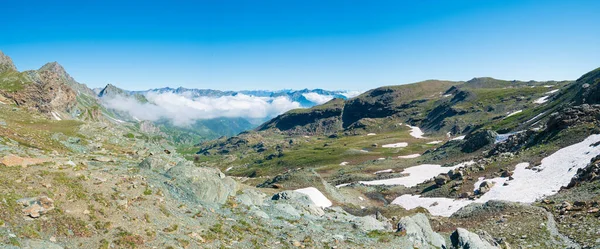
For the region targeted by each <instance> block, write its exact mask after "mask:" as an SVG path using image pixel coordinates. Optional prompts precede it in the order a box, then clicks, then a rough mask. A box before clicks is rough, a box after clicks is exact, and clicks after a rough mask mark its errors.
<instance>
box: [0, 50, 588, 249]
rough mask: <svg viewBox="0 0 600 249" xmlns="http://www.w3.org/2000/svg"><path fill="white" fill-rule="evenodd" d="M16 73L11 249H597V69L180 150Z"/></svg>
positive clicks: (49, 81) (378, 99) (3, 233)
mask: <svg viewBox="0 0 600 249" xmlns="http://www.w3.org/2000/svg"><path fill="white" fill-rule="evenodd" d="M3 61H5V62H6V61H7V60H6V59H3ZM4 64H6V63H4ZM6 68H10V69H9V70H8V71H5V72H2V76H3V78H2V80H4V81H2V82H3V83H2V84H0V86H2V88H1V89H2V96H3V98H4V99H0V100H2V103H0V174H2V175H3V176H6V177H2V178H0V248H221V247H222V248H294V247H300V248H385V247H389V248H594V247H597V246H598V245H600V241H598V239H597V238H598V229H599V228H600V220H599V219H598V214H599V213H600V212H599V211H598V208H599V204H598V203H600V191H598V189H600V188H599V187H598V186H599V185H598V184H600V181H597V179H598V177H597V173H598V156H599V154H600V147H599V146H600V136H599V135H598V134H600V129H599V128H598V124H599V122H600V116H599V115H597V114H598V110H599V109H600V107H598V105H597V103H596V102H595V101H594V98H593V96H596V95H597V93H596V89H599V88H597V86H598V84H600V80H599V79H598V77H599V76H598V74H597V70H595V71H593V72H591V73H589V74H586V75H585V76H583V77H581V78H580V79H578V80H577V81H574V82H517V81H500V80H494V79H490V78H476V79H473V80H470V81H466V82H445V81H427V82H422V83H417V84H411V85H403V86H389V87H382V88H378V89H374V90H371V91H368V92H366V93H365V94H363V95H361V96H358V97H356V98H353V99H350V100H341V99H335V100H332V101H330V102H328V103H326V104H324V105H322V106H317V107H314V108H311V109H307V110H293V111H290V112H288V113H286V114H283V115H281V116H279V117H277V118H275V119H273V120H271V121H269V122H267V123H265V124H264V125H262V126H261V127H260V128H259V129H258V130H257V131H248V132H245V133H242V134H239V135H237V136H232V137H222V138H219V139H216V140H214V141H206V142H203V143H201V144H199V145H198V146H197V147H193V148H181V147H179V148H177V147H175V145H174V144H173V143H172V142H169V140H168V139H165V136H170V135H169V134H160V133H161V130H159V129H158V128H157V127H156V126H154V124H149V123H146V122H141V123H135V122H125V121H123V122H118V121H115V120H114V119H115V116H107V115H115V114H114V113H112V114H111V112H110V111H109V110H103V109H101V108H100V107H99V108H98V109H97V111H98V112H100V115H101V116H104V117H106V118H99V119H84V118H80V117H81V115H79V116H78V115H72V114H73V113H77V111H76V110H81V109H79V108H81V106H84V103H87V104H90V103H95V102H94V101H95V100H96V99H95V98H91V99H84V98H85V96H88V93H86V92H87V91H86V90H85V89H84V90H83V91H82V90H81V89H79V90H78V88H80V87H82V85H77V84H73V83H74V82H75V81H74V80H72V78H70V77H69V76H68V74H66V73H62V72H63V71H64V70H61V67H59V66H58V65H57V64H49V65H47V66H44V67H43V70H39V71H35V72H24V73H19V72H16V71H15V70H12V67H6ZM5 73H6V74H5ZM21 79H28V80H29V81H21ZM32 85H36V86H35V87H38V88H39V87H42V88H40V89H43V87H47V88H48V89H45V90H47V91H46V92H43V93H42V92H41V91H38V92H36V91H34V90H31V89H30V88H32V89H34V88H33V87H34V86H32ZM49 88H52V89H49ZM555 90H558V91H555ZM118 92H119V91H118V89H112V90H111V89H108V90H107V91H104V94H109V95H110V94H112V93H117V94H119V93H118ZM36 94H37V95H36ZM104 94H103V95H104ZM38 95H39V96H38ZM18 96H22V97H21V98H22V99H23V100H27V101H34V102H36V103H38V105H35V104H32V105H29V102H17V101H16V99H19V98H18ZM68 96H74V99H73V98H68ZM84 100H85V101H87V100H89V102H84ZM69 103H70V104H69ZM87 104H86V105H87ZM48 112H49V114H50V115H51V116H48ZM53 112H55V114H57V115H60V116H59V117H64V116H66V115H67V113H70V114H71V116H70V117H71V118H66V117H65V118H54V117H53V116H52V113H53ZM346 112H348V113H346ZM421 128H422V129H421ZM186 134H188V133H187V132H185V131H182V133H181V135H182V136H185V135H186ZM195 152H198V154H196V153H195ZM507 191H508V192H507ZM406 200H410V201H408V202H407V201H406Z"/></svg>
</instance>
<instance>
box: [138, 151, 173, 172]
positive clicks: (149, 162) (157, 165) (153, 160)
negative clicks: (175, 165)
mask: <svg viewBox="0 0 600 249" xmlns="http://www.w3.org/2000/svg"><path fill="white" fill-rule="evenodd" d="M138 166H139V167H140V168H143V169H149V170H158V171H159V172H164V171H167V170H169V169H170V168H172V165H170V164H169V161H168V160H165V159H164V158H162V157H160V156H158V155H152V156H149V157H146V158H145V159H144V160H143V161H142V162H141V163H140V164H139V165H138Z"/></svg>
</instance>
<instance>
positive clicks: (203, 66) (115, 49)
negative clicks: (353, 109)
mask: <svg viewBox="0 0 600 249" xmlns="http://www.w3.org/2000/svg"><path fill="white" fill-rule="evenodd" d="M84 2H85V3H84ZM87 2H93V3H87ZM121 2H127V3H121ZM1 6H2V7H1V8H2V17H1V18H0V24H1V27H2V29H1V30H0V50H2V51H4V52H5V53H6V54H8V55H9V56H11V57H12V58H13V60H14V61H15V63H16V65H17V67H18V68H19V69H20V70H25V69H35V68H39V67H40V66H42V65H43V64H44V63H45V62H49V61H58V62H59V63H61V64H62V65H63V66H64V67H65V68H66V69H67V71H68V72H69V73H70V74H71V75H72V76H74V77H75V78H76V79H77V80H78V81H80V82H82V83H86V84H88V85H89V86H91V87H100V86H103V85H105V84H107V83H113V84H117V85H118V86H121V87H123V88H127V89H132V90H138V89H147V88H156V87H163V86H171V87H177V86H184V87H190V88H214V89H233V90H239V89H283V88H292V89H299V88H325V89H356V90H363V89H370V88H374V87H377V86H381V85H393V84H402V83H409V82H415V81H421V80H425V79H449V80H468V79H470V78H472V77H476V76H491V77H496V78H502V79H520V80H530V79H534V80H547V79H557V80H562V79H576V78H577V77H579V76H580V75H581V74H583V73H585V72H587V71H589V70H592V69H594V68H596V67H600V56H598V55H600V14H598V13H600V1H594V0H589V1H578V0H570V1H569V0H563V1H555V0H539V1H531V0H501V1H491V0H489V1H488V0H472V1H429V0H410V1H402V0H393V1H352V0H344V1H338V0H328V1H323V0H315V1H313V0H300V1H297V0H272V1H271V0H269V1H261V0H248V1H234V0H215V1H176V0H174V1H161V2H159V1H150V0H145V1H115V0H102V1H60V0H56V1H47V0H45V1H28V0H19V1H3V3H2V5H1Z"/></svg>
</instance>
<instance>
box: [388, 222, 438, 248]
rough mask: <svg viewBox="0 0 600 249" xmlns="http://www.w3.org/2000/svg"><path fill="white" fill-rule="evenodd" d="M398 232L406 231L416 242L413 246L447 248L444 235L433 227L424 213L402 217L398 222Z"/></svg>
mask: <svg viewBox="0 0 600 249" xmlns="http://www.w3.org/2000/svg"><path fill="white" fill-rule="evenodd" d="M398 232H402V233H406V236H408V238H409V239H410V240H411V241H412V242H413V243H414V245H413V246H415V247H418V248H424V247H429V246H433V247H436V248H446V241H445V240H444V237H442V235H439V234H438V233H435V232H434V231H433V229H431V225H430V224H429V220H428V219H427V216H425V215H424V214H415V215H413V216H410V217H408V216H407V217H402V219H400V222H398Z"/></svg>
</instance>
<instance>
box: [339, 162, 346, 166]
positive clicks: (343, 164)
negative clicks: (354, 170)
mask: <svg viewBox="0 0 600 249" xmlns="http://www.w3.org/2000/svg"><path fill="white" fill-rule="evenodd" d="M346 165H348V162H341V163H340V166H346Z"/></svg>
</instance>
